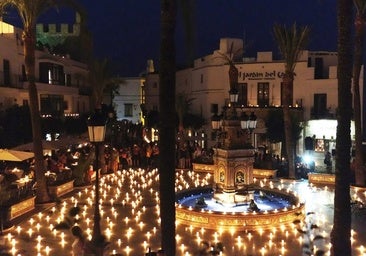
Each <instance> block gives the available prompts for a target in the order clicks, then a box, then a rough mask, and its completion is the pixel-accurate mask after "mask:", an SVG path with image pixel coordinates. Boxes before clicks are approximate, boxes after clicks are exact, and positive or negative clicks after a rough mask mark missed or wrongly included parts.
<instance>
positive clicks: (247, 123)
mask: <svg viewBox="0 0 366 256" xmlns="http://www.w3.org/2000/svg"><path fill="white" fill-rule="evenodd" d="M240 126H241V129H243V130H249V131H250V133H252V132H253V130H254V129H255V127H256V126H257V116H256V115H255V114H254V112H252V113H251V114H250V116H248V115H247V114H246V113H245V112H242V113H241V116H240Z"/></svg>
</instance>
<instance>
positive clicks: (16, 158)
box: [0, 149, 34, 162]
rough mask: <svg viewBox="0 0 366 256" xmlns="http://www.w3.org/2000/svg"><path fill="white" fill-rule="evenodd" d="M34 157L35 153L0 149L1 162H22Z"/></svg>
mask: <svg viewBox="0 0 366 256" xmlns="http://www.w3.org/2000/svg"><path fill="white" fill-rule="evenodd" d="M32 157H34V153H32V152H25V151H19V150H9V149H0V160H3V161H13V162H21V161H24V160H27V159H29V158H32Z"/></svg>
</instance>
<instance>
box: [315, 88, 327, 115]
mask: <svg viewBox="0 0 366 256" xmlns="http://www.w3.org/2000/svg"><path fill="white" fill-rule="evenodd" d="M327 113H328V112H327V94H325V93H316V94H314V107H313V116H314V118H322V117H325V116H326V115H327Z"/></svg>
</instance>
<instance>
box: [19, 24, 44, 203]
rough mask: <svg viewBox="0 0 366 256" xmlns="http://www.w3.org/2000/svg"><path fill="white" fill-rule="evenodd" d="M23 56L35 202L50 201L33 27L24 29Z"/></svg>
mask: <svg viewBox="0 0 366 256" xmlns="http://www.w3.org/2000/svg"><path fill="white" fill-rule="evenodd" d="M23 38H24V58H25V68H26V74H27V78H28V82H29V85H28V93H29V108H30V114H31V122H32V134H33V152H34V159H35V175H36V181H37V190H36V202H37V203H45V202H49V201H50V197H49V195H48V191H47V184H46V177H45V175H44V174H45V170H44V168H45V167H44V161H43V147H42V130H41V120H40V118H41V117H40V113H39V105H38V92H37V86H36V83H35V46H36V39H35V38H36V37H35V31H34V30H33V29H31V28H30V29H28V30H27V29H25V30H24V34H23Z"/></svg>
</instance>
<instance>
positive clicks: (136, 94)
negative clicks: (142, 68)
mask: <svg viewBox="0 0 366 256" xmlns="http://www.w3.org/2000/svg"><path fill="white" fill-rule="evenodd" d="M123 81H124V82H123V83H121V84H119V87H118V94H115V95H114V99H113V105H114V108H115V110H116V114H117V120H119V121H121V120H128V121H130V122H132V123H134V124H137V123H140V122H141V121H142V111H141V104H142V103H143V102H144V95H143V92H142V88H143V86H144V83H145V78H144V77H126V78H123Z"/></svg>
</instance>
